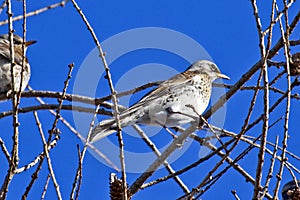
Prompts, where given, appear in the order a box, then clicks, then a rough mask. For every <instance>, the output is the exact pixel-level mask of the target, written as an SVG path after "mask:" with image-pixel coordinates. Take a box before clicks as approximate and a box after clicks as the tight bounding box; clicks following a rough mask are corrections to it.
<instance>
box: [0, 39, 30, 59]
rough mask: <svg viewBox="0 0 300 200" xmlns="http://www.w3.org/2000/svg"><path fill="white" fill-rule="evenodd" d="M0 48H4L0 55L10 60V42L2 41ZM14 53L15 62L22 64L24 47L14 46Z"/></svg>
mask: <svg viewBox="0 0 300 200" xmlns="http://www.w3.org/2000/svg"><path fill="white" fill-rule="evenodd" d="M0 49H2V51H0V56H2V58H5V59H7V60H8V61H9V62H10V60H11V59H10V50H9V49H10V46H9V44H6V43H2V42H0ZM14 53H15V56H14V58H15V63H16V64H18V65H22V49H20V48H14ZM26 61H27V58H26V57H25V62H26Z"/></svg>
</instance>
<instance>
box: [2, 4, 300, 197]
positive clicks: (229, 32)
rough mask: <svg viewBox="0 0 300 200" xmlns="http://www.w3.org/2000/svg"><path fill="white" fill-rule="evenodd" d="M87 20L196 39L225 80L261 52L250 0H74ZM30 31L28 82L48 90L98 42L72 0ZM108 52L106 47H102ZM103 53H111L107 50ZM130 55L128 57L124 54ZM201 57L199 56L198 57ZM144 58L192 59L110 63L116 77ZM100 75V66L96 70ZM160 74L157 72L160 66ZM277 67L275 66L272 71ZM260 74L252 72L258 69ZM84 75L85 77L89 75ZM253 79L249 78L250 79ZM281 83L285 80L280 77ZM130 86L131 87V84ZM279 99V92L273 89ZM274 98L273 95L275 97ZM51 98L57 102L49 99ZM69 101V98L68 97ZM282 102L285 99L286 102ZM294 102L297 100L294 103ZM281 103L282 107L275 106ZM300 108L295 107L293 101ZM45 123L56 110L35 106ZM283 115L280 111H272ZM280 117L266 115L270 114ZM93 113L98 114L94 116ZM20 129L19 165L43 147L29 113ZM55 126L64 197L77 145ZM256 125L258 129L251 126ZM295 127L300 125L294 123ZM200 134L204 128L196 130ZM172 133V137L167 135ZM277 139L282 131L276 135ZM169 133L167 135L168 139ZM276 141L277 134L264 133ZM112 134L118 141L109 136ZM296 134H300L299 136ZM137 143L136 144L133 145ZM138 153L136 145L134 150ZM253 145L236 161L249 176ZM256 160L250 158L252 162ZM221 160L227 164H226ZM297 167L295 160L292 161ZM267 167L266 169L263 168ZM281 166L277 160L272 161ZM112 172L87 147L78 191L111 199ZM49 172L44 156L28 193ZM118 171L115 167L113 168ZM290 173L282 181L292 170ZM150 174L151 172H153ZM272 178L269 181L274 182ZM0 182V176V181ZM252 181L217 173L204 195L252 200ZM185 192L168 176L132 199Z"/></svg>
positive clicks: (192, 180) (265, 7)
mask: <svg viewBox="0 0 300 200" xmlns="http://www.w3.org/2000/svg"><path fill="white" fill-rule="evenodd" d="M49 2H53V3H54V2H55V1H53V0H51V1H47V2H37V1H35V2H33V1H29V2H28V5H27V9H28V11H32V10H35V9H38V8H40V7H43V6H46V5H49V4H50V3H49ZM78 4H79V6H80V7H81V8H82V10H83V12H84V13H85V15H86V17H87V18H88V20H89V22H90V23H91V25H92V27H93V28H94V30H95V33H96V35H97V37H98V38H99V40H100V41H104V40H105V39H107V38H109V37H111V36H113V35H115V34H118V33H120V32H123V31H126V30H130V29H134V28H140V27H162V28H168V29H172V30H175V31H178V32H181V33H183V34H186V35H187V36H189V37H191V38H193V39H194V40H195V41H197V42H198V43H199V44H201V45H202V46H203V47H204V48H205V50H206V51H207V52H208V53H209V55H210V56H211V57H212V59H213V60H214V61H215V62H216V63H217V65H218V66H219V68H220V69H221V71H222V72H223V73H225V74H226V75H228V76H230V77H231V80H230V81H228V82H227V83H230V84H234V83H235V82H236V81H237V80H239V78H240V77H241V75H242V74H243V73H244V72H246V71H247V70H248V69H249V68H250V66H252V65H253V64H254V63H255V62H256V61H257V60H258V59H259V58H260V54H259V48H258V36H257V30H256V25H255V19H254V16H253V15H252V13H253V11H252V6H251V3H250V2H249V1H240V0H234V1H197V0H190V1H185V2H183V1H179V0H174V1H172V2H171V1H148V2H141V1H136V0H134V1H126V2H125V1H78ZM258 6H259V10H261V11H262V12H260V14H261V17H262V24H263V26H264V27H266V26H267V24H268V23H269V13H270V8H271V2H269V1H267V2H266V1H261V2H259V4H258ZM299 7H300V5H299V2H297V3H296V4H295V5H294V7H293V8H292V9H291V12H290V16H291V17H292V16H294V15H295V13H296V12H298V9H299ZM13 12H14V15H15V16H16V15H19V14H21V13H22V3H21V2H19V1H13ZM0 18H1V19H5V18H6V14H5V12H2V13H1V16H0ZM21 25H22V23H21V22H20V21H19V22H16V23H14V28H15V29H16V33H18V34H22V26H21ZM0 29H1V30H0V32H1V33H6V32H7V26H2V27H0ZM27 30H28V32H27V38H28V39H34V40H37V41H38V43H37V44H35V45H33V46H32V47H31V48H30V49H29V50H28V53H27V55H28V57H29V60H30V63H31V69H32V77H31V80H30V82H29V84H30V85H31V86H32V87H33V88H34V89H36V90H51V91H61V90H62V88H63V81H64V80H65V78H66V74H67V71H68V68H67V65H68V64H69V63H72V62H74V63H75V68H74V72H73V77H76V74H77V72H78V70H79V68H80V65H81V63H82V62H83V61H84V59H85V58H86V56H87V55H88V54H89V53H90V52H91V51H92V50H93V48H94V47H95V44H94V42H93V40H92V38H91V36H90V33H89V32H88V31H87V29H86V27H85V25H84V23H83V22H82V20H81V19H80V16H79V15H78V13H77V12H76V10H75V9H74V8H73V6H72V4H71V3H68V4H67V5H66V6H65V7H64V8H57V9H54V10H51V11H48V12H46V13H42V14H40V15H38V16H35V17H30V18H28V24H27ZM299 32H300V31H299V28H298V30H297V34H295V35H293V38H294V39H296V38H298V39H299V36H300V34H299ZM274 37H275V39H274V43H275V41H277V39H278V37H279V32H278V31H277V33H275V34H274ZM104 51H105V49H104ZM107 53H108V54H109V53H110V52H107ZM126 56H127V57H126ZM199 59H201V57H200V56H199ZM147 63H161V64H164V65H168V66H171V67H172V68H174V69H176V70H178V71H184V70H185V69H186V68H187V67H188V65H189V63H188V62H187V61H186V60H183V59H181V58H178V57H176V56H175V55H172V54H169V53H166V52H162V51H151V50H148V51H147V50H145V51H139V52H133V53H131V54H128V55H124V56H123V57H121V58H120V60H117V61H116V62H115V63H113V64H112V66H111V70H112V77H113V80H114V81H115V82H116V81H117V80H118V79H119V78H120V77H121V76H122V75H123V74H124V73H126V72H127V71H128V70H130V69H132V68H133V67H135V66H137V65H141V64H147ZM93 73H96V74H97V71H95V72H93ZM158 73H159V72H158ZM274 73H275V71H274ZM255 77H257V75H256V76H255ZM87 81H88V80H87ZM255 82H256V79H255V78H253V80H252V81H251V83H252V84H254V83H255ZM73 83H74V79H72V80H71V83H70V85H71V86H70V87H69V89H68V93H72V88H73ZM105 84H106V83H105V81H103V82H102V85H101V86H98V88H99V90H98V91H97V96H99V97H101V96H105V95H107V94H109V91H108V89H107V86H103V85H105ZM282 84H283V85H284V84H285V82H283V83H282ZM128 89H129V88H128ZM143 94H144V93H141V94H138V95H137V97H135V98H134V99H132V100H131V101H132V102H131V103H133V102H134V101H135V100H137V98H138V97H140V96H141V95H143ZM250 94H252V93H250V92H249V93H248V92H244V93H240V94H239V95H237V96H235V97H234V98H232V99H231V100H230V101H229V103H228V105H227V115H226V121H225V125H224V128H226V129H228V130H232V131H238V130H239V129H240V128H241V126H242V123H243V120H244V117H245V116H246V112H247V108H248V107H246V106H244V105H248V104H249V101H250V96H251V95H250ZM261 97H262V95H260V96H259V98H260V99H259V102H261V101H262V98H261ZM272 97H276V98H278V96H272ZM272 97H271V102H274V101H275V100H274V99H272ZM48 102H55V101H53V100H49V101H48ZM32 104H37V103H36V102H35V101H34V100H28V99H26V100H24V101H23V102H22V104H21V107H22V106H26V105H32ZM66 104H69V102H66ZM261 105H262V104H260V106H258V107H257V108H256V109H255V112H254V114H256V116H258V114H259V113H260V112H261V110H260V109H261V108H262V107H261ZM283 105H284V104H283ZM292 106H299V105H296V103H293V104H292ZM280 108H281V109H284V107H283V106H281V107H280ZM298 108H299V107H298ZM8 109H10V103H9V102H6V103H1V111H4V110H8ZM292 109H294V110H293V111H292V113H291V114H293V116H294V117H292V118H291V132H293V131H294V132H295V133H296V130H297V129H296V127H295V125H294V124H295V122H296V119H297V118H298V119H297V120H299V117H300V116H299V113H296V112H295V110H296V108H295V107H293V108H292ZM39 115H40V118H41V121H42V122H43V129H44V132H45V133H46V132H47V130H48V129H50V128H51V125H52V122H53V120H54V117H53V116H52V115H50V114H48V112H47V111H42V112H39ZM281 115H283V112H282V113H281V112H279V111H278V114H277V115H276V116H281ZM63 116H64V117H66V118H67V119H69V120H70V122H71V123H72V124H73V122H72V114H71V112H69V111H64V112H63ZM253 119H254V118H253ZM276 119H277V118H276V117H274V118H271V121H275V120H276ZM98 120H101V118H100V117H99V119H98ZM20 122H21V128H20V130H21V135H20V157H21V160H20V166H23V165H25V164H26V163H28V162H30V161H31V160H33V159H34V157H35V156H36V155H37V154H38V152H40V151H41V150H42V144H41V141H40V136H39V134H38V131H37V128H36V126H35V122H34V118H33V114H32V113H27V114H20ZM11 123H12V119H11V118H10V117H7V118H4V119H1V120H0V127H1V135H0V136H1V138H2V139H3V140H4V141H5V142H6V145H7V146H8V148H10V147H11V135H12V134H11V133H12V128H11ZM59 128H60V130H61V132H62V135H61V140H60V141H59V143H58V145H57V147H56V148H55V149H54V150H52V151H51V156H52V158H53V159H52V161H53V163H54V164H53V165H54V170H55V172H56V175H57V179H58V183H59V184H60V188H61V192H62V195H63V197H64V199H68V198H69V194H70V190H71V187H72V185H71V183H72V182H73V179H74V176H75V171H76V168H77V163H78V162H77V149H76V144H81V142H80V140H79V139H77V137H76V136H75V135H73V134H72V133H71V132H70V131H69V130H68V129H67V128H66V127H65V126H64V125H63V124H61V123H59ZM278 130H280V133H277V134H281V133H282V124H279V125H278ZM256 131H260V128H259V129H256ZM297 131H298V130H297ZM165 134H166V133H161V134H160V135H157V136H156V138H154V140H155V141H156V142H157V144H158V145H163V144H161V143H160V142H161V139H160V137H164V136H165ZM199 134H201V133H199ZM251 134H252V135H256V136H257V135H258V134H259V132H251ZM167 137H169V136H167ZM281 138H282V137H281ZM169 139H170V138H169ZM269 139H270V140H271V141H272V142H274V137H272V136H270V138H269ZM298 139H299V138H298ZM112 140H114V141H117V140H116V138H114V137H112ZM295 140H296V139H295V138H294V139H293V140H291V143H290V144H289V145H290V146H289V147H290V150H291V151H293V152H294V153H296V154H297V153H298V154H299V148H297V143H296V142H293V141H295ZM298 141H299V140H298ZM137 144H138V145H137ZM137 144H135V143H126V141H125V146H126V147H125V148H127V149H131V150H134V149H135V148H144V149H143V150H145V151H149V150H146V149H147V148H146V147H145V146H143V147H142V146H141V147H139V145H140V143H137ZM245 146H246V145H241V146H240V147H239V148H238V149H237V150H236V151H235V152H234V153H233V155H238V153H239V152H241V150H242V148H243V147H245ZM136 152H139V150H136ZM198 152H199V146H198V145H197V144H193V145H192V146H191V148H190V149H189V150H188V151H187V154H186V155H184V156H182V157H181V158H180V159H179V160H178V161H176V162H175V163H174V165H173V167H174V168H175V169H180V168H182V167H183V166H186V165H188V164H189V163H191V162H193V161H195V160H196V159H197V158H198ZM256 153H257V150H255V151H253V153H252V154H250V155H248V156H247V158H246V159H244V160H242V161H241V162H240V164H241V165H242V166H243V167H245V169H246V170H247V171H248V172H249V173H250V174H251V175H252V176H254V175H255V168H256V159H257V156H256ZM218 160H219V158H218V157H214V158H213V159H211V160H210V161H209V162H208V163H206V164H203V165H200V166H198V167H197V168H195V169H193V170H192V171H191V172H188V173H187V174H185V175H183V176H182V179H183V180H184V182H186V183H187V185H188V186H189V187H190V188H193V187H194V186H196V185H197V184H198V183H199V181H200V180H202V179H201V177H204V176H205V175H206V173H207V172H208V171H209V170H210V169H211V168H212V166H213V164H214V163H215V162H217V161H218ZM252 163H253V164H252ZM225 166H226V165H224V167H225ZM296 166H298V167H299V163H298V164H297V165H296ZM7 167H8V166H7V163H6V160H5V157H4V156H3V155H1V156H0V180H3V179H4V178H3V177H4V175H5V174H6V170H7ZM266 169H267V168H266ZM276 169H278V166H277V168H276ZM32 172H33V169H30V170H28V171H27V172H25V173H23V174H21V175H18V176H15V177H14V180H13V182H12V184H11V186H10V187H9V190H10V192H9V195H8V199H20V195H21V194H22V193H23V192H24V188H25V185H27V184H28V183H29V180H30V175H31V174H32ZM110 172H115V171H114V170H113V169H111V168H109V167H107V166H105V165H103V164H102V163H101V162H99V161H98V160H97V159H95V158H94V157H93V156H92V155H91V154H90V153H89V152H88V153H87V155H86V157H85V160H84V165H83V183H82V188H81V193H80V199H90V200H92V199H109V188H108V182H109V179H108V178H109V173H110ZM47 174H48V171H47V165H46V163H44V165H43V169H42V171H41V173H40V178H39V180H38V181H37V183H36V184H35V186H34V188H33V190H32V191H31V192H30V194H29V199H37V198H39V197H40V195H41V192H42V188H43V186H44V182H45V180H46V177H47ZM117 174H118V176H119V177H120V174H119V173H117ZM166 174H167V172H166V170H165V169H161V170H159V171H158V172H156V173H155V177H156V178H158V177H160V176H164V175H166ZM285 174H287V176H286V178H285V179H286V180H284V181H283V183H284V182H287V181H288V180H290V176H288V173H287V172H285ZM138 176H139V174H136V173H128V182H129V184H131V183H133V181H134V180H135V179H136V178H137V177H138ZM151 180H153V177H152V178H151ZM272 183H273V184H274V182H272ZM1 184H2V182H1ZM252 189H253V186H252V185H251V184H250V183H246V181H245V179H244V178H242V177H241V176H240V175H239V174H238V173H237V172H235V171H234V170H232V169H231V170H229V172H228V173H227V174H226V175H224V176H223V177H222V178H221V180H219V181H218V182H217V184H215V185H214V186H213V188H212V189H211V190H209V191H208V192H207V193H206V194H205V195H203V199H233V196H232V195H231V193H230V191H231V190H237V193H238V195H239V196H240V197H241V199H250V198H251V197H252ZM182 194H183V193H182V191H181V189H180V188H179V187H178V186H177V185H176V183H175V182H174V181H173V180H168V181H167V182H165V183H162V184H159V185H156V186H154V187H151V188H148V189H146V190H144V191H140V192H139V193H138V194H137V195H136V196H135V198H134V199H153V198H154V197H155V199H157V200H160V199H175V198H177V197H179V196H181V195H182ZM55 197H56V196H55V191H54V188H53V185H52V182H50V184H49V191H48V192H47V195H46V199H55Z"/></svg>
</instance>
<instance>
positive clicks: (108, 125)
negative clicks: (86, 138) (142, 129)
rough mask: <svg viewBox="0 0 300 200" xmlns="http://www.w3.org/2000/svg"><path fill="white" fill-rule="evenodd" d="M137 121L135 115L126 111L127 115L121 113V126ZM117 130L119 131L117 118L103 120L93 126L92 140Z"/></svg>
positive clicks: (94, 140)
mask: <svg viewBox="0 0 300 200" xmlns="http://www.w3.org/2000/svg"><path fill="white" fill-rule="evenodd" d="M135 121H136V118H134V116H131V115H129V114H128V113H126V115H125V114H121V115H120V125H121V128H124V127H125V126H129V125H132V124H134V123H135ZM116 131H117V123H116V120H115V118H110V119H106V120H103V121H102V122H100V123H99V124H98V125H97V126H95V127H94V128H93V130H92V133H91V136H90V142H91V143H93V142H96V141H98V140H100V139H102V138H105V137H107V136H109V135H110V134H112V133H114V132H116Z"/></svg>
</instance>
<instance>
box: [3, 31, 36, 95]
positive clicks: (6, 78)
mask: <svg viewBox="0 0 300 200" xmlns="http://www.w3.org/2000/svg"><path fill="white" fill-rule="evenodd" d="M13 42H14V61H15V65H14V89H15V91H19V89H20V85H21V72H22V57H23V52H22V44H23V39H22V38H21V37H20V36H18V35H15V34H14V35H13ZM34 43H36V41H34V40H32V41H27V42H25V43H24V44H25V51H26V49H27V47H28V46H29V45H31V44H34ZM24 62H25V67H24V70H23V76H22V88H21V91H24V89H25V88H26V86H27V84H28V81H29V79H30V65H29V63H28V59H27V57H25V60H24ZM11 90H12V80H11V55H10V43H9V35H8V34H4V35H0V94H2V93H6V94H7V93H8V92H9V91H11Z"/></svg>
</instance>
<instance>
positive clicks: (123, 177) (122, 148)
mask: <svg viewBox="0 0 300 200" xmlns="http://www.w3.org/2000/svg"><path fill="white" fill-rule="evenodd" d="M71 1H72V3H73V6H74V7H75V9H76V10H77V12H78V14H79V15H80V16H81V18H82V20H83V21H84V23H85V25H86V27H87V28H88V30H89V32H90V33H91V35H92V37H93V39H94V42H95V44H96V46H97V49H98V51H99V56H100V58H101V60H102V63H103V66H104V69H105V73H106V77H107V81H108V85H109V88H110V92H111V95H112V102H113V107H114V111H115V113H114V114H115V120H116V124H117V135H118V142H119V151H120V155H119V157H120V162H121V169H122V187H123V199H124V200H127V183H126V169H125V158H124V143H123V136H122V130H121V124H120V118H119V108H118V101H117V96H116V91H115V89H114V85H113V82H112V77H111V74H110V69H109V67H108V64H107V62H106V59H105V53H104V51H103V50H102V47H101V45H100V42H99V40H98V39H97V36H96V34H95V32H94V30H93V28H92V26H91V25H90V23H89V22H88V20H87V18H86V17H85V15H84V14H83V12H82V10H81V9H80V7H79V6H78V4H77V3H76V1H75V0H71Z"/></svg>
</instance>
